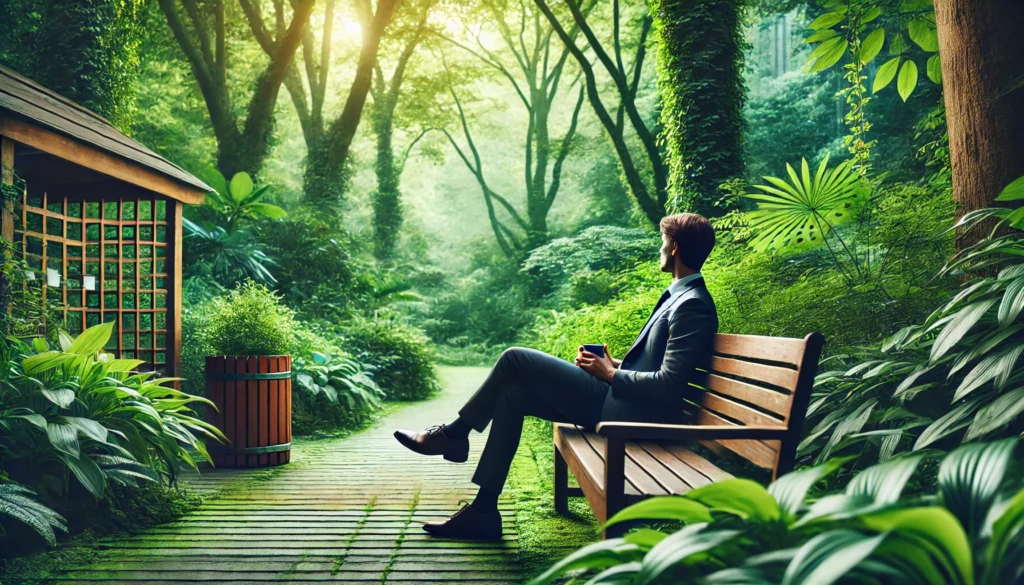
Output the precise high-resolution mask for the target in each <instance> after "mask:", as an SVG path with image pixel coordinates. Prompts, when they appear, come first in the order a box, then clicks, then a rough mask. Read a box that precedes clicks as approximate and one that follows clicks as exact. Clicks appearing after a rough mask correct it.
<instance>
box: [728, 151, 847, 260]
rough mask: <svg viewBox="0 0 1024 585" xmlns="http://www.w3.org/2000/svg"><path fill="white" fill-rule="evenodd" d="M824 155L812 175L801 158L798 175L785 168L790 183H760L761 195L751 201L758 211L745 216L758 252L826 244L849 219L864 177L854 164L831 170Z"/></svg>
mask: <svg viewBox="0 0 1024 585" xmlns="http://www.w3.org/2000/svg"><path fill="white" fill-rule="evenodd" d="M828 162H829V159H828V157H827V156H826V157H825V158H824V160H822V161H821V164H819V165H818V169H817V171H816V172H815V174H814V176H813V177H812V176H811V174H810V169H809V167H808V164H807V159H803V160H802V162H801V166H800V170H801V172H800V174H799V175H797V172H796V171H795V170H794V169H793V167H792V165H789V164H787V165H786V170H787V171H788V174H789V182H786V181H785V180H783V179H779V178H776V177H764V179H765V181H766V182H768V183H770V184H769V185H757V186H756V187H757V188H758V189H760V190H761V191H762V193H756V194H749V195H747V197H748V198H749V199H752V200H754V201H756V202H757V203H758V208H757V210H755V211H753V212H750V213H749V214H747V218H748V220H749V222H750V225H751V227H752V228H753V229H754V230H755V232H756V233H757V235H756V236H755V237H754V239H753V240H752V241H751V245H752V246H754V248H755V249H757V250H762V251H763V250H766V249H769V248H787V247H794V246H812V245H819V244H821V243H822V242H824V238H825V237H827V236H828V233H829V231H831V230H832V229H833V228H834V227H835V226H837V225H839V224H841V223H843V222H845V221H847V220H848V219H849V217H850V215H851V214H850V213H849V208H850V207H852V205H853V203H854V200H855V199H856V197H857V196H858V195H859V193H860V192H861V189H860V177H859V176H858V175H857V174H856V173H855V172H854V169H853V161H846V162H843V163H840V164H839V165H838V166H836V167H835V168H833V169H829V168H828Z"/></svg>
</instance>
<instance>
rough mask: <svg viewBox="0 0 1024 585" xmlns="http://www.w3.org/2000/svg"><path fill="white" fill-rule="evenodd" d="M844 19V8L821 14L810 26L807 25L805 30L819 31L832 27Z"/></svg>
mask: <svg viewBox="0 0 1024 585" xmlns="http://www.w3.org/2000/svg"><path fill="white" fill-rule="evenodd" d="M844 18H846V7H843V8H842V9H839V10H835V11H833V12H826V13H825V14H822V15H821V16H819V17H818V18H815V19H814V20H812V21H811V24H809V25H807V28H809V29H811V30H821V29H823V28H829V27H833V26H835V25H837V24H839V23H840V22H842V21H843V19H844Z"/></svg>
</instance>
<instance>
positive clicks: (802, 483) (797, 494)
mask: <svg viewBox="0 0 1024 585" xmlns="http://www.w3.org/2000/svg"><path fill="white" fill-rule="evenodd" d="M847 461H849V458H847V457H836V458H834V459H830V460H829V461H826V462H825V463H823V464H822V465H817V466H815V467H809V468H807V469H801V470H799V471H791V472H789V473H787V474H785V475H783V476H782V477H780V478H779V479H777V480H775V481H774V482H772V484H771V485H770V486H768V493H769V494H771V495H772V497H773V498H775V500H776V502H778V506H779V508H780V509H781V510H782V512H784V513H785V514H787V515H789V516H793V515H795V514H796V513H797V512H798V511H800V507H801V506H803V503H804V498H806V497H807V490H809V489H811V486H813V485H814V484H815V483H817V482H818V481H819V480H821V479H822V478H823V477H825V476H827V475H829V474H831V473H832V472H833V471H835V470H836V469H839V468H840V467H841V466H842V465H843V464H844V463H846V462H847Z"/></svg>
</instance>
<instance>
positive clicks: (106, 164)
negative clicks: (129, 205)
mask: <svg viewBox="0 0 1024 585" xmlns="http://www.w3.org/2000/svg"><path fill="white" fill-rule="evenodd" d="M0 134H3V135H5V136H8V137H10V138H11V139H13V140H15V141H16V142H21V143H24V144H27V145H29V146H31V147H34V148H37V149H39V150H41V151H44V152H48V153H50V154H52V155H54V156H57V157H60V158H64V159H66V160H69V161H71V162H74V163H76V164H79V165H82V166H85V167H88V168H90V169H93V170H95V171H97V172H100V173H103V174H106V175H109V176H112V177H114V178H117V179H121V180H123V181H126V182H129V183H133V184H135V185H139V186H141V187H145V188H147V189H150V190H152V191H156V192H158V193H161V194H163V195H166V196H168V197H172V198H174V199H177V200H179V201H184V202H186V203H201V202H202V200H203V197H204V195H205V194H206V193H207V192H209V191H212V190H213V189H212V188H211V187H210V186H209V185H207V184H206V183H204V182H203V181H200V180H199V179H197V178H196V177H194V176H192V175H191V174H189V173H187V172H185V171H184V170H182V169H181V167H179V166H177V165H175V164H174V163H172V162H170V161H168V160H167V159H165V158H163V157H161V156H160V155H158V154H156V153H155V152H153V151H152V150H149V149H148V148H146V147H145V146H143V145H141V144H139V143H138V142H136V141H134V140H132V139H131V138H129V137H127V136H125V135H124V134H122V133H121V132H120V131H119V130H117V129H116V128H114V127H113V126H112V125H111V124H110V122H108V121H106V120H104V119H103V118H102V117H100V116H99V115H97V114H96V113H94V112H92V111H90V110H88V109H86V108H84V107H82V106H80V105H78V104H76V103H75V102H73V101H71V100H69V99H67V98H65V97H63V96H61V95H59V94H57V93H54V92H53V91H50V90H49V89H46V88H45V87H43V86H41V85H39V84H38V83H36V82H34V81H32V80H30V79H27V78H25V77H23V76H21V75H18V74H17V73H15V72H14V71H12V70H10V69H7V68H6V67H2V66H0ZM68 139H70V140H68Z"/></svg>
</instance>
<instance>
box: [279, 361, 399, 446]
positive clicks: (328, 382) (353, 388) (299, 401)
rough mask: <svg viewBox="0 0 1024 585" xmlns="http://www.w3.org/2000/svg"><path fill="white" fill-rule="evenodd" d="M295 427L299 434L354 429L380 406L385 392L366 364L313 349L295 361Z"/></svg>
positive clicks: (293, 374) (293, 385) (293, 370)
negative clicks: (309, 354) (374, 379)
mask: <svg viewBox="0 0 1024 585" xmlns="http://www.w3.org/2000/svg"><path fill="white" fill-rule="evenodd" d="M292 378H293V384H292V388H293V393H294V395H295V405H296V409H295V415H294V416H295V418H296V419H297V424H296V427H298V429H299V430H297V431H296V432H298V433H300V434H308V433H309V432H311V431H314V430H322V429H324V428H325V427H330V428H331V429H332V430H338V429H346V430H347V429H353V428H357V427H359V426H361V425H362V424H364V423H366V422H367V421H369V419H370V417H371V416H372V414H373V413H374V412H376V411H377V410H379V409H380V399H381V398H382V397H383V395H384V393H383V392H382V391H381V389H380V388H379V387H378V386H377V384H376V382H374V381H373V377H372V376H371V373H370V371H369V370H368V369H367V366H365V365H364V364H362V363H360V362H358V361H356V360H355V359H352V358H350V357H347V356H344V355H332V354H324V353H320V352H318V351H314V352H312V355H311V356H310V357H309V358H305V357H298V358H296V359H295V360H294V361H293V362H292Z"/></svg>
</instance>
